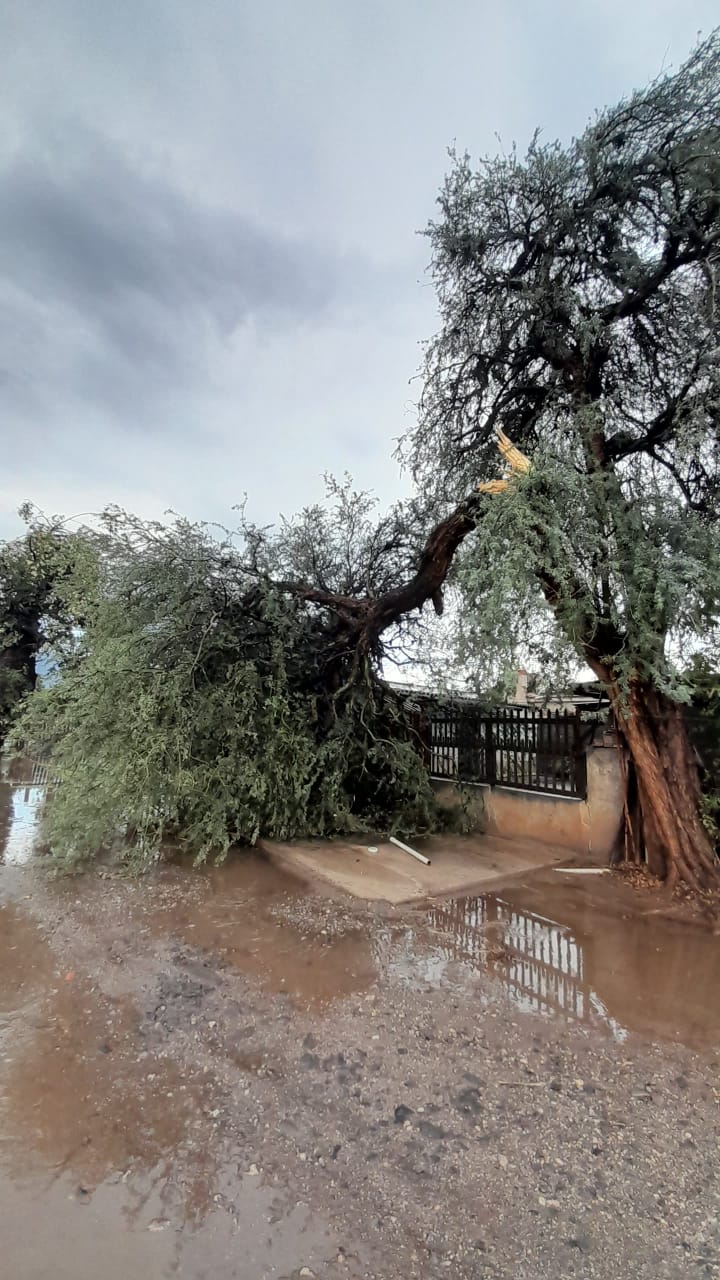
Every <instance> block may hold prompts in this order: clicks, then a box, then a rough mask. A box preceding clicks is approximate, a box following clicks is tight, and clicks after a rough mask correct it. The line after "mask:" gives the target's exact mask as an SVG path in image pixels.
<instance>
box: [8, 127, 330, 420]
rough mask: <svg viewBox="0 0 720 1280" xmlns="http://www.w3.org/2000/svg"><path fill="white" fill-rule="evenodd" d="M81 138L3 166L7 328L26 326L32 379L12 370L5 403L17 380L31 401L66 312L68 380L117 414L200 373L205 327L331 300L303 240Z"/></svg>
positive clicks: (227, 328)
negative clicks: (82, 143)
mask: <svg viewBox="0 0 720 1280" xmlns="http://www.w3.org/2000/svg"><path fill="white" fill-rule="evenodd" d="M86 141H87V145H86V147H85V149H84V154H83V155H82V156H80V157H79V158H77V159H76V161H75V163H72V164H70V165H68V164H67V163H65V164H63V163H62V162H61V163H60V164H58V162H57V159H54V158H53V156H52V154H51V153H49V152H48V151H39V152H38V153H37V154H35V155H32V154H31V155H29V156H28V155H27V154H26V153H23V154H22V155H20V156H18V157H17V158H16V159H14V160H13V162H12V163H11V164H10V165H9V166H8V167H7V169H6V171H5V173H4V176H3V183H2V193H3V194H2V200H1V201H0V275H1V276H2V277H3V280H4V291H3V297H4V304H5V308H6V316H7V319H6V324H5V326H4V328H5V329H6V331H15V332H18V331H20V332H24V333H25V339H24V340H25V343H26V344H27V345H28V346H32V348H33V349H34V352H35V370H34V378H33V388H32V389H30V388H29V387H28V380H27V379H21V380H20V382H19V383H17V385H16V387H15V392H16V404H17V403H18V400H19V399H20V398H21V389H22V387H23V386H25V387H26V388H27V389H28V393H29V394H30V396H31V399H30V400H29V402H28V407H31V406H32V407H33V408H34V407H35V394H36V389H37V386H38V384H40V383H42V381H43V377H44V375H49V374H50V373H52V368H46V369H43V368H42V359H43V354H44V355H45V358H46V360H48V362H49V364H50V365H51V364H52V347H53V344H54V343H55V342H56V341H57V330H58V329H59V328H60V327H63V328H64V330H65V331H67V326H68V323H69V324H70V325H71V327H72V326H75V328H76V330H77V342H76V346H75V350H74V354H73V356H72V357H71V359H72V362H73V365H74V368H73V376H74V379H75V387H76V390H77V392H78V393H87V394H88V395H90V396H91V397H92V398H93V399H94V400H96V401H102V400H105V401H106V403H107V406H108V408H110V409H112V410H113V411H115V412H121V411H122V409H123V407H126V408H127V409H133V410H136V409H137V404H136V403H135V401H136V399H137V396H136V394H135V393H136V391H137V390H140V389H141V390H142V392H143V393H144V395H145V398H149V399H153V400H154V399H155V397H156V395H157V394H158V392H159V391H160V390H162V388H163V387H164V385H165V384H166V383H168V382H170V383H173V384H177V383H178V381H179V382H182V383H183V384H184V383H186V382H187V380H188V379H190V380H192V379H193V378H197V377H198V376H200V374H201V371H202V359H201V358H199V352H201V350H202V347H203V345H204V343H205V342H206V341H207V340H208V339H210V340H216V341H222V340H223V339H224V338H226V337H228V336H229V335H231V334H232V333H233V331H235V330H236V329H237V328H238V327H239V326H241V325H243V324H246V323H249V322H254V323H257V324H259V325H263V324H265V325H276V326H277V325H280V326H282V325H283V324H285V325H287V324H289V323H297V322H298V321H300V320H302V321H307V319H308V318H311V317H317V316H318V315H319V314H320V313H321V312H322V311H323V310H325V309H326V308H327V307H328V306H329V304H330V303H331V301H332V299H333V297H334V296H335V294H336V291H337V289H338V287H339V269H338V267H337V265H336V264H335V263H333V262H332V261H330V260H329V259H328V257H327V256H326V257H322V258H321V256H320V255H319V254H318V253H317V251H316V249H315V248H314V247H313V246H312V245H309V244H307V243H303V242H301V241H299V240H296V241H292V240H291V239H289V238H288V237H286V236H282V235H280V234H271V233H269V232H268V231H267V230H265V229H263V228H261V227H259V226H257V225H255V224H253V223H252V222H251V221H250V220H249V219H247V218H243V217H242V216H239V215H238V214H236V213H234V212H232V213H231V212H228V211H227V210H224V209H218V208H212V207H210V206H208V205H207V204H205V203H203V201H202V200H201V199H198V198H192V197H191V196H189V195H187V194H186V193H185V192H183V191H181V190H180V189H179V188H178V187H177V186H175V185H172V184H171V183H169V182H167V181H163V180H162V179H161V178H160V177H159V176H158V175H152V176H148V175H146V174H143V173H142V172H140V171H138V170H137V169H135V168H133V167H132V166H131V165H130V163H129V162H128V160H127V158H126V157H125V156H123V155H122V154H121V153H120V152H119V150H118V148H117V147H110V146H109V145H107V144H103V142H102V141H101V140H100V139H98V138H87V139H86ZM74 148H75V152H76V153H77V151H78V145H77V139H75V141H74ZM345 283H346V285H347V281H346V282H345ZM38 302H39V303H40V304H42V305H41V309H38ZM48 313H54V314H55V317H56V329H55V333H54V334H53V332H52V329H51V330H50V331H49V332H48V330H47V324H48ZM12 377H13V374H12V370H7V371H6V378H9V379H11V380H12ZM123 391H125V394H126V398H127V403H126V404H125V405H124V404H123V399H124V397H123Z"/></svg>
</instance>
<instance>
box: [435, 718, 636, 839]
mask: <svg viewBox="0 0 720 1280" xmlns="http://www.w3.org/2000/svg"><path fill="white" fill-rule="evenodd" d="M587 782H588V788H587V789H588V795H587V800H573V799H571V798H565V797H564V796H552V795H543V794H542V793H540V792H534V791H515V790H512V789H511V788H509V787H492V788H491V787H486V786H480V787H477V788H475V787H472V788H468V787H466V788H464V791H465V793H466V794H467V792H468V791H475V790H477V791H479V792H480V793H481V795H482V799H483V803H484V829H485V830H486V831H488V832H489V833H490V834H491V835H498V836H506V837H508V838H513V837H515V838H518V839H524V840H540V841H542V843H543V844H551V845H555V846H556V847H557V846H558V845H559V846H560V848H563V849H568V850H570V851H571V852H573V853H586V854H592V855H594V856H595V857H600V858H607V857H609V855H610V853H611V852H612V850H613V848H614V846H615V843H616V841H617V838H618V835H619V832H620V825H621V821H622V804H623V792H622V780H621V777H620V765H619V761H618V755H617V751H616V749H615V746H614V745H612V744H610V743H609V742H607V743H606V744H604V745H599V744H598V745H596V746H594V747H592V748H591V749H590V750H589V752H588V759H587ZM434 786H435V788H436V790H437V794H438V799H439V800H440V803H441V804H448V805H455V804H458V803H459V802H460V795H459V792H458V790H457V789H456V787H455V786H454V785H453V784H452V783H448V782H436V783H435V784H434Z"/></svg>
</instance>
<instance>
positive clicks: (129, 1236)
mask: <svg viewBox="0 0 720 1280" xmlns="http://www.w3.org/2000/svg"><path fill="white" fill-rule="evenodd" d="M42 781H43V780H42V778H41V777H36V779H35V785H32V780H31V779H29V780H28V783H27V784H25V785H23V784H21V785H16V786H14V787H5V788H4V790H3V791H2V794H1V795H0V835H2V837H3V840H4V855H3V858H4V863H3V865H2V866H0V1241H1V1242H2V1248H1V1250H0V1275H2V1277H3V1280H4V1278H5V1277H7V1278H8V1280H16V1278H17V1280H51V1278H52V1280H96V1277H99V1276H101V1275H102V1276H103V1277H106V1278H107V1280H116V1277H117V1278H118V1280H119V1278H120V1277H123V1280H126V1277H127V1276H128V1275H130V1274H133V1273H134V1274H137V1275H140V1276H143V1277H148V1278H152V1280H155V1278H156V1277H157V1278H158V1280H160V1278H163V1277H175V1276H178V1277H185V1278H186V1280H201V1278H202V1280H205V1278H207V1280H210V1277H212V1280H230V1278H231V1277H237V1278H238V1280H262V1278H264V1277H285V1278H287V1280H297V1277H300V1276H311V1275H314V1276H316V1277H336V1276H339V1277H353V1276H354V1277H383V1280H391V1278H392V1277H420V1276H422V1277H428V1276H430V1277H434V1276H444V1275H448V1274H450V1275H452V1276H455V1277H461V1278H462V1277H473V1278H474V1277H496V1278H497V1277H500V1278H503V1280H504V1278H505V1277H507V1280H510V1277H512V1278H513V1280H514V1278H515V1277H520V1278H525V1277H527V1280H535V1277H538V1278H540V1277H546V1276H547V1277H551V1276H552V1277H553V1280H557V1278H558V1277H561V1278H562V1277H571V1276H572V1277H576V1276H577V1277H580V1276H582V1277H586V1276H587V1277H592V1276H597V1277H603V1278H604V1277H608V1278H609V1277H613V1278H615V1277H621V1276H625V1275H626V1274H628V1273H630V1274H634V1275H635V1276H637V1277H639V1278H644V1277H648V1280H649V1278H650V1277H653V1278H654V1277H676V1276H677V1277H681V1276H683V1277H684V1276H717V1275H720V1226H719V1216H720V1182H719V1181H718V1177H717V1174H716V1165H717V1151H718V1138H719V1137H720V1116H719V1115H718V1100H719V1094H718V1089H720V1077H719V1068H720V937H718V936H716V935H715V934H713V932H712V931H711V930H710V929H708V928H705V927H703V926H701V925H699V924H697V923H695V924H691V923H688V922H687V921H683V920H677V919H666V918H665V917H664V915H663V914H662V909H661V906H660V904H659V902H658V899H657V897H656V896H655V895H654V894H652V893H649V892H645V893H642V892H638V891H637V890H634V889H632V888H630V887H629V886H628V885H626V884H624V883H622V882H621V881H619V879H618V878H617V877H615V876H588V877H581V876H570V875H565V874H562V873H559V872H557V871H546V872H543V873H539V874H537V873H536V874H533V875H530V876H528V877H527V878H525V879H522V880H520V879H514V880H513V881H511V882H509V883H508V884H507V885H505V886H504V887H503V888H502V889H501V890H500V891H499V892H496V893H487V894H484V895H482V896H480V897H475V898H459V899H455V900H438V901H435V902H434V903H433V904H426V905H420V906H414V907H412V908H392V907H389V906H385V907H383V906H381V905H378V904H374V905H373V906H372V907H369V906H364V905H362V904H360V903H358V902H357V901H353V900H351V899H349V898H344V897H341V896H338V895H335V896H332V895H331V894H330V893H329V891H328V890H327V889H324V890H323V889H322V888H321V887H319V886H312V885H308V884H303V883H302V882H300V881H299V880H294V879H292V878H290V877H288V876H287V875H286V874H285V873H283V872H281V871H279V870H278V869H277V868H276V867H274V866H273V865H272V864H271V863H269V862H268V861H266V860H265V859H263V858H262V857H260V856H258V855H256V854H252V853H246V854H238V855H237V856H236V857H235V858H233V859H231V860H229V861H228V863H227V864H226V865H225V866H224V867H221V868H216V869H209V870H206V871H201V872H197V871H192V870H190V869H186V868H183V867H180V866H168V867H165V868H163V869H161V870H159V871H158V872H157V873H154V874H153V875H152V876H149V877H147V878H145V879H144V880H142V881H137V880H127V879H123V878H122V877H119V876H116V875H112V874H109V873H105V874H100V873H93V874H91V875H87V876H85V877H82V878H75V879H62V880H57V879H52V878H50V877H49V876H48V875H47V873H46V872H45V871H44V870H43V867H42V859H41V858H40V857H38V856H37V855H36V854H34V852H33V849H34V845H33V842H34V828H35V822H36V818H37V812H38V806H39V804H40V802H41V799H42Z"/></svg>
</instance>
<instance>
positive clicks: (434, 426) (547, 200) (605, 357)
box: [403, 33, 720, 699]
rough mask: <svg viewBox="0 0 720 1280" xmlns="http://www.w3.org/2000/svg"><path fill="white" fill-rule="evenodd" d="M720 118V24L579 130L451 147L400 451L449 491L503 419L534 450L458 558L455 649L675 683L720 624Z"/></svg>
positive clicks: (491, 469) (432, 487) (487, 457)
mask: <svg viewBox="0 0 720 1280" xmlns="http://www.w3.org/2000/svg"><path fill="white" fill-rule="evenodd" d="M719 120H720V34H718V33H715V34H714V35H713V36H711V38H710V39H709V40H708V41H706V42H705V43H704V44H703V45H701V46H700V47H699V48H698V49H697V51H696V52H695V53H694V54H693V56H692V57H691V58H690V60H689V61H688V62H687V63H686V64H685V66H683V67H682V68H681V69H680V70H679V71H678V72H677V73H676V74H675V75H671V76H668V77H665V78H662V79H660V80H659V81H657V82H656V83H654V84H652V85H650V86H649V87H648V88H647V89H645V90H643V91H642V92H639V93H636V94H634V95H633V96H632V97H631V98H629V99H628V100H626V101H623V102H621V103H619V104H618V106H616V107H614V108H612V109H609V110H607V111H605V112H603V113H601V114H600V115H599V117H598V118H597V119H596V120H595V121H594V122H593V123H592V124H591V125H590V126H589V128H588V129H587V130H586V131H585V133H584V134H583V135H582V136H581V137H580V138H578V139H576V140H574V141H573V142H572V143H571V144H570V145H569V146H567V147H566V146H562V145H561V144H559V143H551V144H544V143H542V142H541V141H540V139H539V138H538V137H536V138H535V139H534V140H533V141H532V143H531V145H530V147H529V149H528V152H527V154H526V156H525V157H521V156H520V155H519V154H518V153H517V152H516V151H515V150H513V151H511V152H510V154H504V155H499V156H495V157H491V158H488V159H485V160H482V161H481V162H480V164H479V165H478V166H477V167H476V168H473V166H472V165H471V163H470V160H469V158H468V157H467V156H466V155H465V156H464V155H454V156H453V165H452V169H451V171H450V173H449V175H448V177H447V180H446V183H445V186H444V188H443V190H442V193H441V196H440V199H439V202H438V203H439V210H440V212H439V217H438V219H437V220H436V221H435V222H434V223H433V224H432V225H431V226H430V228H429V231H428V236H429V239H430V243H431V247H432V266H433V273H434V279H435V283H436V287H437V293H438V300H439V306H440V314H441V328H440V331H439V333H438V335H437V337H436V338H435V339H434V341H433V342H432V343H431V344H430V346H429V348H428V355H427V364H426V378H425V386H424V392H423V399H422V404H421V414H420V418H419V422H418V425H417V427H416V429H415V430H414V431H413V432H411V433H410V435H409V436H408V438H407V439H406V440H405V442H404V445H403V453H404V456H405V458H406V459H407V461H408V462H409V464H410V465H411V466H412V468H413V471H414V474H415V476H416V479H417V481H418V484H419V485H421V486H422V487H424V488H425V489H426V491H427V492H429V493H431V494H433V495H434V497H433V499H432V504H433V505H434V507H435V510H436V511H438V510H439V511H442V510H445V509H446V506H445V504H447V503H455V502H456V501H457V500H458V499H459V498H462V497H463V496H464V495H465V494H466V493H467V492H468V491H472V489H473V488H474V487H475V485H476V484H477V482H478V481H479V480H483V479H487V478H489V477H492V476H494V475H497V471H498V454H497V451H496V440H497V432H498V430H503V431H505V432H506V433H507V435H509V436H510V438H511V439H512V440H513V442H514V443H515V444H516V445H517V446H518V447H520V448H521V449H523V450H524V451H525V452H526V453H527V454H528V456H529V457H530V458H531V461H532V470H531V472H530V474H529V475H528V476H526V477H523V478H522V479H519V480H518V481H517V483H514V484H513V485H512V486H511V487H510V488H509V489H508V490H507V492H505V493H502V494H499V495H495V496H491V497H487V499H485V500H484V505H483V509H482V511H481V512H480V514H479V517H478V528H477V533H476V536H474V537H473V538H470V539H468V540H467V542H466V544H465V546H464V548H463V554H462V556H461V557H460V558H459V560H458V570H457V584H458V587H459V589H460V591H461V593H462V600H463V604H462V606H461V608H460V610H459V617H460V618H461V621H460V623H459V626H458V637H457V639H458V644H457V648H458V658H459V661H460V662H461V664H463V665H464V668H465V669H468V668H471V667H472V666H473V664H474V665H475V666H476V667H477V669H478V670H483V671H484V669H485V668H486V667H487V665H488V664H487V658H488V655H491V658H492V663H493V664H494V666H495V669H496V673H497V671H498V669H500V670H501V669H502V666H503V661H507V662H508V663H510V662H512V661H514V660H516V659H517V654H518V649H519V648H520V647H524V650H525V653H526V654H527V653H528V651H529V652H530V654H531V655H534V656H535V658H536V660H537V661H538V662H539V663H541V664H542V665H543V667H546V666H547V665H548V661H549V650H554V651H555V653H556V655H557V656H558V657H559V659H560V660H561V661H562V662H566V661H567V655H568V651H569V650H570V651H573V652H575V653H576V654H579V655H581V657H582V658H583V659H584V660H585V661H587V662H589V663H590V664H591V665H592V666H593V668H594V669H595V671H596V673H597V674H598V675H599V676H601V677H602V678H603V679H605V680H606V681H615V682H618V683H619V684H620V685H621V686H622V685H626V684H627V681H628V680H629V679H630V678H632V677H635V676H637V677H640V678H641V679H642V680H644V681H647V682H649V683H651V684H653V685H655V687H656V688H658V689H661V690H662V691H664V692H669V693H671V694H673V695H674V696H676V697H680V698H683V699H686V698H687V697H688V696H689V693H690V690H689V688H688V687H687V684H686V683H685V682H683V681H682V680H681V679H680V677H679V675H678V670H677V668H678V665H679V664H678V662H677V660H676V658H677V655H679V654H680V655H681V654H682V653H684V652H687V650H688V646H690V645H693V646H696V645H697V643H698V642H700V643H701V644H702V645H703V646H704V647H706V648H709V647H711V646H713V645H715V644H716V640H717V620H718V612H719V610H718V602H719V598H720V525H719V522H718V518H717V514H718V496H719V495H720V303H719V302H718V291H717V270H718V264H719V262H720V259H719V258H718V253H719V252H720V126H719V125H718V121H719ZM553 632H554V635H555V640H554V641H553V638H552V637H553ZM548 642H550V643H548ZM543 655H545V657H544V658H543Z"/></svg>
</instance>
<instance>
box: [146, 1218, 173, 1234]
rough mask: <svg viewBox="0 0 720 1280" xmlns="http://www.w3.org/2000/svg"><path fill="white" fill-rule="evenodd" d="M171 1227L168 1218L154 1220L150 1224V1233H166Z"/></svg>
mask: <svg viewBox="0 0 720 1280" xmlns="http://www.w3.org/2000/svg"><path fill="white" fill-rule="evenodd" d="M169 1225H170V1224H169V1223H168V1220H167V1218H153V1220H152V1222H148V1231H164V1230H165V1228H166V1227H167V1226H169Z"/></svg>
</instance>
